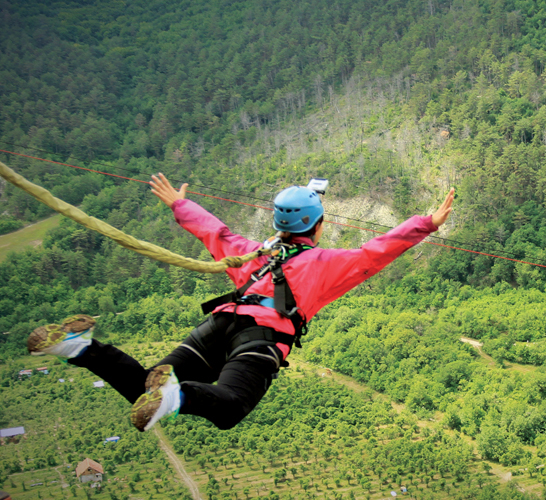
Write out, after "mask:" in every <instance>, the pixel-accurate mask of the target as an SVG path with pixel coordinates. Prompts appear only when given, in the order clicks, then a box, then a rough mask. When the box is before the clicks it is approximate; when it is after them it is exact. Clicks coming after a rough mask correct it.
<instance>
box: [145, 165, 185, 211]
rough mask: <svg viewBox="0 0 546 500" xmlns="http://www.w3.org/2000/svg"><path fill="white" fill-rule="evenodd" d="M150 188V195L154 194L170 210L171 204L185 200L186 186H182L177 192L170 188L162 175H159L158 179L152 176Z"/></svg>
mask: <svg viewBox="0 0 546 500" xmlns="http://www.w3.org/2000/svg"><path fill="white" fill-rule="evenodd" d="M150 186H152V193H154V194H155V195H156V196H157V197H158V198H159V199H160V200H161V201H162V202H163V203H165V205H167V206H168V207H169V208H172V207H173V203H174V202H175V201H176V200H183V199H185V198H186V189H187V187H188V184H187V183H184V184H182V187H181V188H180V190H178V191H177V190H176V189H174V188H173V187H172V186H171V183H170V182H169V181H168V180H167V178H166V177H165V176H164V175H163V174H161V173H159V174H158V177H156V176H155V175H152V180H151V181H150Z"/></svg>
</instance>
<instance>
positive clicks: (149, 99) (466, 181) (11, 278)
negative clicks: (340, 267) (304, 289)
mask: <svg viewBox="0 0 546 500" xmlns="http://www.w3.org/2000/svg"><path fill="white" fill-rule="evenodd" d="M545 12H546V2H543V1H538V0H535V1H532V0H450V1H444V0H426V1H424V0H406V1H401V0H391V1H387V2H373V1H371V0H362V1H360V2H350V1H348V0H338V1H335V2H326V1H325V0H315V1H314V2H303V1H302V2H287V1H285V0H271V1H268V2H265V1H263V0H241V1H227V0H209V1H204V0H193V1H191V2H190V1H179V2H173V1H171V0H148V1H147V2H142V1H140V0H135V1H133V2H127V3H126V2H123V1H110V2H104V1H98V0H85V1H78V2H76V1H71V0H65V1H62V2H61V1H56V0H51V1H48V2H36V1H34V0H29V1H27V2H15V1H8V0H2V2H0V161H2V162H4V163H6V164H7V165H9V166H10V167H11V168H13V169H14V170H15V171H17V172H18V173H20V174H22V175H24V176H25V177H26V178H27V179H29V180H30V181H32V182H34V183H36V184H39V185H41V186H44V187H46V188H47V189H49V190H50V191H51V192H52V193H53V194H54V195H55V196H57V197H59V198H61V199H63V200H65V201H67V202H68V203H72V204H74V205H77V206H78V207H80V208H81V209H82V210H83V211H85V212H86V213H88V214H89V215H92V216H95V217H97V218H100V219H102V220H104V221H106V222H108V223H109V224H111V225H113V226H115V227H116V228H119V229H122V230H123V231H125V232H126V233H128V234H131V235H133V236H135V237H137V238H140V239H143V240H146V241H150V242H153V243H156V244H158V245H160V246H163V247H164V248H168V249H169V250H171V251H173V252H176V253H179V254H181V255H184V256H188V257H193V258H197V259H200V260H207V259H210V256H209V255H208V252H207V251H206V250H205V249H204V247H203V245H202V244H201V243H199V242H198V241H196V240H195V238H193V237H192V236H191V235H189V234H187V233H184V232H183V230H181V229H180V228H179V227H178V225H177V224H176V223H175V221H174V219H173V217H172V213H171V211H170V210H169V209H167V208H166V207H165V206H164V205H162V204H160V203H159V202H158V201H157V199H156V198H155V197H154V196H153V195H151V194H150V193H149V188H148V187H147V186H145V185H143V184H141V183H136V182H131V181H127V180H125V179H120V178H114V177H108V176H105V175H99V174H96V173H92V172H88V171H87V172H82V171H79V170H75V169H71V168H68V167H66V166H62V165H58V164H54V163H47V162H43V161H39V160H36V159H31V158H28V157H27V156H32V157H39V158H44V159H48V160H52V161H55V162H60V163H66V164H71V165H77V166H80V167H84V168H89V169H94V170H100V171H103V172H106V173H112V174H116V175H121V176H125V177H131V178H136V179H140V180H144V181H147V180H148V179H149V178H150V175H151V174H154V173H157V172H159V171H161V172H163V173H165V175H166V176H167V177H168V178H169V179H171V180H172V181H173V183H174V184H177V185H179V184H180V183H181V182H188V183H189V184H190V188H189V189H191V190H192V191H196V192H199V193H203V194H208V195H213V196H220V197H223V198H230V199H233V200H236V201H241V202H245V203H257V204H259V205H265V206H268V207H270V206H271V203H270V201H271V200H272V198H273V196H274V195H275V194H276V193H277V192H278V191H279V190H281V189H282V188H284V187H287V186H290V185H292V184H306V183H307V181H308V180H309V178H310V177H326V178H328V179H329V180H330V189H329V191H328V193H327V194H326V197H325V198H324V202H325V204H326V206H327V210H326V212H327V215H326V219H327V220H333V221H336V222H348V223H349V224H351V225H352V226H355V225H356V226H360V227H362V228H364V229H372V230H381V231H386V230H388V229H389V226H392V225H394V224H393V223H392V221H398V222H402V221H403V220H404V219H405V218H407V217H408V216H410V215H413V214H414V213H419V214H427V213H431V212H432V210H433V208H434V207H436V206H437V205H438V204H439V202H440V201H441V200H442V199H443V197H444V196H445V193H446V192H447V191H448V189H449V188H450V187H451V186H454V187H455V189H456V199H455V209H454V212H453V214H452V215H451V217H450V220H449V221H448V223H447V224H446V226H447V228H446V229H445V230H443V231H442V233H441V234H440V235H438V237H436V238H430V241H431V242H433V243H441V244H445V245H448V246H451V247H453V246H454V247H458V248H463V249H467V250H472V251H478V252H482V254H478V253H470V252H464V251H461V250H454V249H450V248H445V247H438V246H433V245H429V244H422V245H419V246H418V247H416V248H414V249H412V250H410V251H408V252H407V253H406V254H404V255H403V256H402V257H401V258H399V259H398V260H397V261H395V262H394V263H393V264H391V265H390V266H389V267H387V268H386V269H385V270H384V271H382V272H381V273H380V274H378V275H377V276H375V277H373V278H371V279H370V280H369V281H366V282H365V283H364V284H363V285H361V286H360V287H358V288H356V289H355V290H353V291H352V292H350V293H349V294H347V295H346V296H344V297H343V298H341V299H339V300H338V301H336V302H335V303H333V304H331V305H329V306H327V307H326V308H325V309H323V310H322V311H320V312H319V314H318V315H317V317H315V319H314V320H313V321H312V322H311V323H310V328H309V333H308V335H307V336H306V337H305V338H304V339H303V344H304V346H303V349H302V350H301V352H299V353H297V362H296V363H295V366H293V367H291V368H290V369H288V370H286V371H285V372H282V373H281V377H280V379H279V380H277V381H276V382H275V383H274V385H273V386H272V388H271V390H270V391H269V393H268V394H267V396H266V398H265V399H264V401H263V402H262V403H261V404H260V406H259V407H258V408H257V409H256V411H255V412H254V413H252V414H251V415H249V416H248V417H247V418H246V419H245V420H244V421H243V422H242V423H241V424H239V425H238V426H237V427H236V428H235V429H233V430H229V431H218V430H216V429H214V428H213V427H212V426H211V425H210V424H208V423H207V422H205V421H204V420H200V419H197V418H187V417H184V418H182V417H180V418H178V419H177V420H176V421H174V422H166V423H165V424H161V426H158V427H160V429H161V432H162V433H164V438H165V439H166V440H167V441H168V442H169V443H170V446H172V448H173V449H174V451H175V452H176V454H177V455H178V456H179V457H180V459H181V460H183V461H184V463H185V464H186V468H187V470H188V472H189V473H190V475H191V476H192V477H193V478H194V480H195V481H196V482H197V483H198V485H199V488H200V492H201V495H202V496H203V498H205V497H206V498H207V499H209V500H219V499H224V498H225V499H227V498H229V499H235V500H239V499H250V498H260V497H261V498H268V499H271V500H273V499H275V498H278V499H279V500H280V499H283V500H288V499H294V500H295V499H300V498H328V499H338V498H344V499H352V498H358V499H368V498H370V499H374V500H375V499H377V500H379V499H381V498H386V497H390V491H391V490H392V491H394V490H395V491H397V492H398V495H399V496H404V495H403V493H402V492H401V487H402V486H404V487H407V488H408V493H407V495H405V496H407V497H411V498H418V499H428V498H430V499H432V498H434V499H437V498H460V499H464V498H468V499H475V498H479V499H484V500H485V499H502V498H506V499H512V498H514V499H520V498H521V499H537V498H546V493H544V483H545V482H546V475H543V474H542V471H543V470H544V468H543V466H544V464H545V463H546V462H545V460H546V434H545V431H546V364H545V362H546V320H545V319H544V318H545V312H546V271H545V269H544V266H546V252H545V250H544V248H545V246H546V166H545V165H546V163H545V161H544V160H545V157H546V73H545V69H546V48H545V42H546V28H545V24H544V23H545V14H544V13H545ZM12 153H19V154H23V155H27V156H17V155H14V154H12ZM190 197H191V198H192V199H194V200H195V201H197V202H199V203H200V204H201V205H203V206H204V207H205V208H207V209H208V210H210V211H211V212H212V213H214V214H215V215H217V216H219V217H220V218H221V219H222V220H223V221H225V222H226V223H227V224H228V225H229V226H230V228H232V230H233V231H234V232H238V233H240V234H243V235H245V236H246V237H249V238H251V239H257V240H263V239H264V238H266V237H268V236H271V235H272V233H273V229H272V227H271V223H270V219H269V217H270V214H269V213H268V212H264V211H262V210H260V209H254V208H252V207H249V206H243V205H237V204H233V203H230V202H228V201H223V200H218V199H213V198H206V197H200V196H196V195H190ZM328 204H331V205H328ZM365 204H371V205H372V206H376V207H384V209H385V210H384V211H385V212H386V213H387V214H389V217H387V218H382V219H381V218H380V219H377V218H373V217H370V218H369V217H367V216H366V215H362V213H363V212H362V211H359V208H358V207H361V206H363V205H365ZM329 206H332V207H335V208H332V211H331V213H329V212H330V210H329V209H328V207H329ZM354 207H357V208H356V209H355V208H354ZM51 215H53V214H52V212H51V210H50V209H48V208H47V207H45V206H44V205H41V204H40V203H39V202H37V201H35V200H34V199H33V198H30V197H29V196H28V195H26V194H24V193H23V192H22V191H19V190H17V189H16V188H14V187H13V186H11V185H9V184H7V183H5V182H4V181H3V180H0V235H3V236H2V238H14V239H15V238H17V235H18V234H19V233H17V231H18V230H19V229H21V228H23V227H28V228H30V227H32V226H31V225H32V224H36V227H38V226H39V225H40V224H41V223H42V221H44V220H46V219H47V220H49V219H48V218H49V217H50V216H51ZM344 216H345V217H347V218H349V219H345V218H344ZM354 219H358V220H356V221H355V220H354ZM369 234H370V233H367V232H363V231H361V230H360V229H355V228H354V227H352V228H349V227H339V226H333V225H329V226H328V228H327V231H326V233H325V236H326V240H327V241H326V242H325V243H324V244H325V245H326V246H330V247H345V248H350V247H356V246H359V245H361V244H362V243H363V242H364V241H366V240H367V239H369V238H370V235H369ZM2 241H4V240H2ZM29 243H31V244H29V245H28V246H27V247H25V249H24V250H22V251H14V252H6V253H5V254H4V253H2V252H3V246H2V244H0V374H1V375H0V392H1V397H0V400H1V401H2V405H0V427H2V428H4V427H15V426H19V425H24V426H25V428H28V430H29V431H28V433H29V439H26V440H25V439H23V440H21V441H20V442H18V443H4V444H3V445H2V446H0V462H1V464H2V465H1V466H0V482H1V484H0V487H1V488H2V489H4V490H6V491H12V492H13V497H14V498H15V499H17V498H23V499H26V498H29V499H30V498H44V499H45V498H65V497H66V498H70V497H80V498H85V497H86V496H88V495H90V491H91V490H89V491H88V490H86V489H84V488H82V487H81V486H79V485H78V484H77V483H76V482H75V481H74V479H73V478H72V475H71V473H70V474H68V473H66V474H64V475H65V476H66V481H64V480H61V483H62V482H63V481H64V482H65V483H66V484H67V485H68V486H67V487H64V488H62V487H60V486H58V485H57V486H55V485H56V484H57V483H52V485H51V486H47V487H46V486H45V485H44V486H43V487H31V486H30V484H32V483H38V482H42V483H44V481H46V480H49V478H51V479H50V482H51V481H54V480H56V479H57V478H58V477H59V475H58V474H57V472H56V469H55V468H59V467H61V468H63V467H64V468H66V469H67V470H69V468H68V467H66V465H70V466H71V467H72V470H74V468H75V466H76V464H77V463H78V462H79V461H80V460H82V459H83V458H85V457H86V456H89V455H90V454H91V455H93V456H95V457H96V459H97V460H99V461H102V462H103V463H104V464H105V465H106V467H105V468H106V477H108V478H109V480H111V482H109V483H108V484H107V486H106V487H105V488H104V490H103V491H96V492H93V493H92V496H95V495H98V496H97V498H98V499H99V498H106V499H108V498H112V499H115V498H120V499H121V498H134V499H136V498H146V500H148V498H157V499H163V498H190V497H191V495H190V493H189V492H188V490H186V489H185V486H184V485H183V483H182V481H181V480H179V479H176V480H174V479H173V480H171V479H170V478H174V477H177V476H176V472H175V470H174V468H173V465H172V464H171V463H170V462H169V461H168V460H167V458H166V455H165V454H164V453H163V452H162V451H161V449H160V448H158V442H159V441H158V439H159V438H158V437H157V436H156V435H155V434H150V435H138V433H136V432H135V431H134V430H132V429H130V428H129V427H130V426H129V421H128V416H127V415H128V411H129V407H128V405H127V403H126V402H124V401H123V400H122V398H121V397H118V396H117V395H116V394H115V393H114V391H113V390H112V389H110V388H106V389H105V390H104V392H97V391H93V390H92V380H93V378H92V377H91V376H90V375H89V374H87V373H86V372H83V371H78V370H76V369H74V368H71V367H70V366H68V365H63V364H61V363H60V362H58V361H56V360H55V359H46V358H39V359H38V360H37V359H36V358H30V357H28V356H27V353H26V338H27V336H28V334H29V333H30V332H31V331H32V330H33V329H34V328H36V327H38V326H40V325H44V324H48V323H52V322H59V321H60V320H62V319H63V318H65V317H66V316H68V315H70V314H73V313H85V314H90V315H93V316H100V318H99V320H98V323H97V328H96V330H95V332H96V336H97V337H98V338H100V339H101V340H103V341H105V342H106V341H107V342H111V343H113V344H115V345H121V346H123V347H124V348H126V349H128V350H131V351H132V352H134V353H135V356H137V357H138V358H139V359H140V360H141V361H142V362H144V361H146V362H147V363H151V362H152V360H154V359H159V358H160V355H161V353H164V352H168V350H169V349H170V348H172V347H173V346H174V345H177V343H179V342H180V341H181V339H183V338H184V337H185V336H186V335H187V334H188V332H189V331H190V330H191V329H192V327H194V326H195V325H196V324H198V323H199V322H200V321H201V320H202V319H203V317H202V313H201V309H200V304H201V302H203V301H204V300H206V299H208V298H212V297H214V296H216V295H219V294H221V293H225V292H227V291H229V290H230V289H231V287H230V282H229V280H228V279H227V277H226V276H224V275H205V274H197V273H194V272H189V271H185V270H182V269H178V268H175V267H173V266H168V265H165V264H160V263H158V262H155V261H152V260H149V259H146V258H144V257H142V256H139V255H137V254H134V253H130V252H129V251H128V250H125V249H122V248H120V247H118V246H116V245H115V244H114V243H112V242H111V241H109V240H107V239H105V238H104V237H103V236H100V235H98V234H96V233H93V232H91V231H88V230H86V229H83V228H81V227H79V226H77V225H76V224H75V223H73V222H71V221H69V220H67V219H61V221H60V223H59V224H55V226H54V227H53V228H52V229H50V230H49V231H48V232H47V233H46V235H45V236H43V237H42V236H40V237H39V238H31V239H30V240H29ZM484 254H489V255H491V254H493V255H496V256H501V257H506V258H509V259H515V260H507V259H500V258H495V257H491V256H488V255H484ZM516 261H520V262H516ZM528 263H532V264H537V265H530V264H528ZM541 266H542V267H541ZM37 361H39V362H37ZM43 365H51V368H52V372H51V375H49V376H42V375H40V374H37V373H35V374H34V375H33V376H32V377H31V378H30V379H29V380H26V379H24V380H19V378H18V376H17V374H18V372H19V370H21V369H23V368H36V367H39V366H43ZM304 367H305V368H304ZM316 367H327V368H328V369H330V370H332V371H333V373H334V376H333V377H330V376H325V377H320V376H317V372H316ZM90 377H91V378H90ZM341 377H348V378H345V379H343V380H350V381H351V384H349V385H350V387H348V386H347V384H341V383H340V382H339V381H340V380H342V379H341ZM59 378H65V379H68V378H72V379H73V382H70V383H69V384H68V383H67V384H65V385H63V384H59V383H58V379H59ZM57 418H58V419H60V420H58V421H57V420H56V419H57ZM106 434H108V436H110V435H122V439H121V440H120V442H119V443H118V444H117V445H113V446H112V447H110V448H108V447H105V446H103V444H102V441H103V440H104V439H105V438H106V437H108V436H106ZM31 436H38V437H39V439H38V440H37V439H34V438H32V437H31ZM93 456H92V457H90V458H93ZM157 471H160V473H158V472H157ZM294 471H295V473H294ZM137 473H138V474H139V479H138V480H136V479H132V478H131V476H132V474H137ZM55 476H57V478H55ZM44 478H45V479H44ZM115 478H118V479H115ZM131 483H132V486H131ZM44 484H46V483H44ZM104 484H106V483H104ZM256 485H259V486H258V487H256ZM156 486H157V487H156ZM25 488H26V489H25ZM27 490H28V491H27ZM18 495H19V496H18Z"/></svg>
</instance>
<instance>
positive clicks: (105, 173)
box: [0, 140, 546, 264]
mask: <svg viewBox="0 0 546 500" xmlns="http://www.w3.org/2000/svg"><path fill="white" fill-rule="evenodd" d="M0 142H2V143H4V144H10V145H12V146H17V147H20V148H24V149H34V150H36V151H41V152H44V153H49V154H55V155H57V154H60V153H54V152H52V151H48V150H45V149H40V148H36V147H34V146H23V145H21V144H15V143H12V142H8V141H4V140H1V141H0ZM0 151H3V152H5V153H10V154H18V155H21V156H24V155H22V154H21V153H13V152H10V151H4V150H0ZM30 158H33V159H38V160H41V161H51V162H52V163H56V162H54V161H52V160H45V159H43V158H36V157H32V156H30ZM73 158H75V159H77V160H78V159H79V160H80V161H86V160H83V159H81V158H77V157H73ZM89 163H94V164H97V165H102V166H105V167H108V168H111V169H114V170H124V171H126V172H131V173H134V174H137V175H149V174H143V173H141V172H136V171H135V170H132V169H128V168H124V167H117V166H113V165H109V164H107V163H102V162H99V161H96V160H91V161H89ZM59 164H60V165H64V166H69V167H73V168H79V169H81V170H88V171H90V172H96V173H102V174H104V175H112V176H113V177H119V178H121V179H129V178H127V177H123V176H116V175H114V174H109V173H107V172H101V171H98V170H92V169H85V168H83V167H77V166H75V165H69V164H66V163H59ZM130 180H134V181H136V182H141V183H145V182H146V181H142V180H138V179H134V178H131V179H130ZM172 181H173V182H174V183H180V184H181V183H182V181H180V180H177V179H172ZM192 185H193V186H197V187H201V188H204V189H210V190H214V191H217V192H218V191H219V192H222V193H227V194H231V195H236V196H242V197H244V198H247V199H253V200H257V201H264V202H266V203H272V202H271V201H270V200H265V199H263V198H258V197H255V196H251V195H248V194H243V193H237V192H233V191H226V190H224V189H219V188H214V187H208V186H203V185H200V184H192ZM187 192H188V193H191V194H196V195H199V196H204V197H207V198H214V199H218V200H223V201H230V202H234V200H229V199H227V198H220V197H216V196H213V195H205V194H203V193H196V192H193V191H187ZM238 203H240V204H242V205H248V206H251V207H256V208H262V209H265V210H272V209H271V208H267V207H263V206H260V205H254V204H252V203H244V202H238ZM324 215H328V216H330V217H341V218H342V219H345V220H349V221H354V222H360V223H361V224H367V225H369V226H379V227H384V228H387V229H392V227H391V226H387V225H385V224H379V223H377V222H370V221H365V220H362V219H355V218H353V217H347V216H346V215H339V214H332V213H329V212H324ZM328 222H329V223H331V224H338V223H337V222H334V221H328ZM341 225H344V224H341ZM345 226H346V227H353V228H357V229H361V230H363V231H369V232H376V233H379V234H382V233H381V231H375V230H373V229H366V228H362V227H360V226H358V227H357V226H351V225H350V224H345ZM429 238H431V239H434V240H441V241H442V244H445V242H446V241H447V242H449V243H452V244H455V245H466V246H469V247H470V249H475V248H476V246H475V245H472V244H471V243H467V242H462V241H457V240H452V239H450V238H443V237H441V236H434V235H430V236H429ZM469 251H470V250H469ZM478 252H479V250H478ZM503 253H504V254H506V255H511V256H512V257H514V258H515V257H516V255H515V254H513V253H511V252H507V251H504V252H503ZM540 262H543V263H545V264H546V261H544V260H540Z"/></svg>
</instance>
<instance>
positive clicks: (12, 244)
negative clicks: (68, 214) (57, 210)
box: [0, 215, 61, 262]
mask: <svg viewBox="0 0 546 500" xmlns="http://www.w3.org/2000/svg"><path fill="white" fill-rule="evenodd" d="M60 221H61V215H54V216H52V217H48V218H47V219H44V220H42V221H40V222H36V223H35V224H31V225H30V226H27V227H24V228H23V229H19V231H14V232H13V233H8V234H4V235H2V236H0V262H2V261H3V260H5V259H6V257H7V256H8V254H9V253H10V252H18V251H20V250H22V249H23V248H25V247H27V246H34V247H35V246H38V245H40V244H41V243H42V240H43V239H44V236H45V234H46V233H47V231H49V230H50V229H53V228H54V227H57V226H58V225H59V223H60Z"/></svg>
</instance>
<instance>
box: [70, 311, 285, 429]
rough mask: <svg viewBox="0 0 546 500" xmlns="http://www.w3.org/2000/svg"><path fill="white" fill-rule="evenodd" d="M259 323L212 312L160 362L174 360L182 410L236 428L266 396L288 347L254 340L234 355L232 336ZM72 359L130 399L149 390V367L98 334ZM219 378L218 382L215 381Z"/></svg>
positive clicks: (165, 362)
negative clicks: (96, 337) (100, 340)
mask: <svg viewBox="0 0 546 500" xmlns="http://www.w3.org/2000/svg"><path fill="white" fill-rule="evenodd" d="M253 326H256V322H255V321H254V319H253V318H251V317H250V316H235V315H234V314H233V313H219V314H215V315H213V316H210V317H209V318H208V319H207V320H206V321H205V322H203V323H202V324H201V325H199V326H198V327H197V328H195V329H194V330H193V331H192V332H191V333H190V336H189V337H188V338H187V339H186V340H185V341H184V342H183V343H182V345H180V346H179V347H177V348H176V349H175V350H174V351H173V352H171V353H170V354H169V355H168V356H167V357H166V358H164V359H163V360H161V361H160V362H159V363H158V364H157V365H155V366H158V365H166V364H169V365H172V366H173V368H174V372H175V374H176V376H177V378H178V380H179V381H180V386H181V389H182V391H183V392H184V394H185V395H186V402H185V404H184V406H183V407H182V409H181V411H180V413H186V414H191V415H198V416H200V417H204V418H206V419H208V420H210V421H211V422H212V423H213V424H214V425H216V426H217V427H218V428H220V429H230V428H231V427H233V426H235V425H236V424H238V423H239V422H240V421H241V420H242V419H243V418H244V417H245V416H246V415H248V414H249V413H250V412H251V411H252V410H253V409H254V408H255V406H256V405H257V404H258V403H259V402H260V400H261V399H262V397H263V396H264V394H265V393H266V392H267V389H268V388H269V386H270V385H271V380H272V378H273V376H274V375H275V374H276V373H277V372H278V369H279V365H280V362H281V360H282V353H281V351H280V349H278V348H277V347H275V345H274V343H272V342H267V341H257V342H250V343H249V344H248V345H243V346H240V347H239V348H238V349H237V352H236V353H235V355H231V356H230V354H231V352H230V348H231V339H233V338H234V337H235V336H236V335H237V334H238V333H239V332H242V331H244V330H245V329H248V328H251V327H253ZM68 362H69V363H71V364H73V365H76V366H81V367H84V368H87V369H88V370H90V371H91V372H93V373H94V374H95V375H97V376H99V377H101V378H102V379H103V380H105V381H106V382H108V383H109V384H110V385H111V386H112V387H113V388H114V389H115V390H116V391H118V392H119V393H120V394H121V395H122V396H124V397H125V398H126V399H127V400H128V401H129V402H130V403H134V402H135V401H136V400H137V399H138V397H139V396H140V395H141V394H143V393H144V392H145V382H146V377H147V376H148V373H149V372H150V371H151V369H152V368H153V367H152V368H149V369H145V368H144V367H143V366H142V365H141V364H140V363H139V362H138V361H137V360H136V359H134V358H132V357H131V356H129V355H128V354H125V353H124V352H123V351H121V350H119V349H117V348H116V347H114V346H112V345H105V344H102V343H101V342H99V341H97V340H95V339H93V342H92V344H91V345H90V346H89V347H88V349H87V350H86V351H85V352H84V353H83V354H82V355H81V356H79V357H77V358H73V359H70V360H69V361H68ZM216 381H217V382H218V383H217V384H216V385H212V383H213V382H216Z"/></svg>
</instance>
